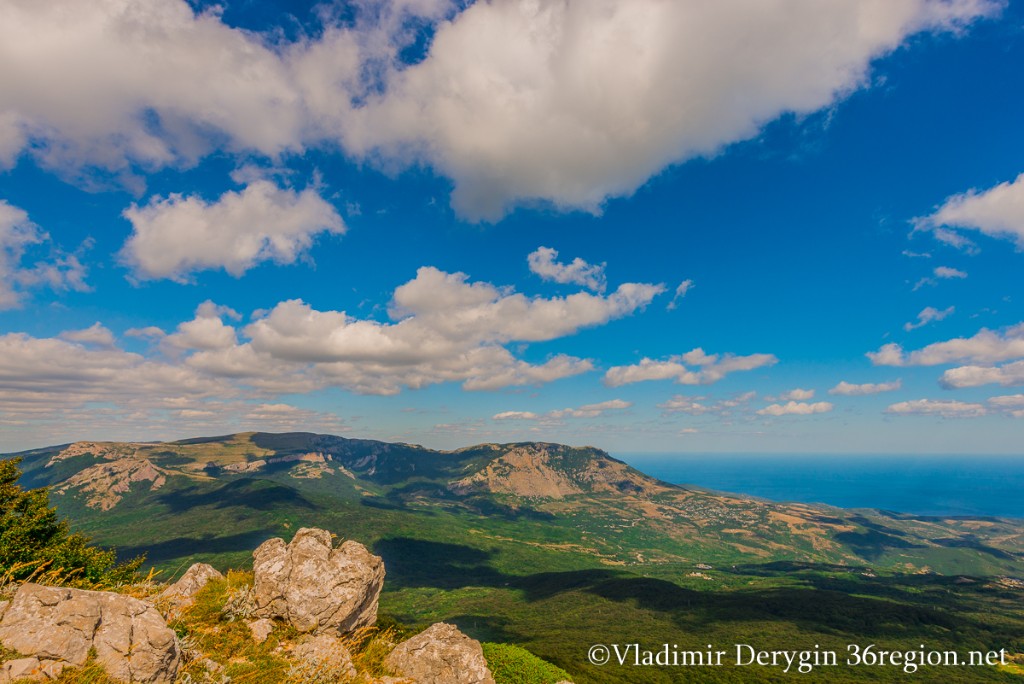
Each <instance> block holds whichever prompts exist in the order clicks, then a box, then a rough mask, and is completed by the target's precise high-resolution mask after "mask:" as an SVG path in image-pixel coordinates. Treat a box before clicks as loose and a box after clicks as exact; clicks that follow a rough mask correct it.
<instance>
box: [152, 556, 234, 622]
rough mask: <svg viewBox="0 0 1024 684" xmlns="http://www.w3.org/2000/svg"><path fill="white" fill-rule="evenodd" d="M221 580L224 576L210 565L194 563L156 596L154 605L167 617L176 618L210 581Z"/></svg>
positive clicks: (193, 601)
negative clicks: (162, 610)
mask: <svg viewBox="0 0 1024 684" xmlns="http://www.w3.org/2000/svg"><path fill="white" fill-rule="evenodd" d="M221 579H224V575H222V574H221V573H220V572H218V571H217V569H216V568H214V567H213V566H212V565H207V564H206V563H196V564H194V565H193V566H192V567H190V568H189V569H188V570H186V571H185V574H184V575H182V576H181V579H179V580H178V581H177V582H175V583H174V584H172V585H170V586H169V587H167V588H166V589H164V590H163V591H161V592H160V593H159V594H158V595H157V597H156V604H157V605H158V606H159V607H161V608H163V609H164V610H165V612H166V614H167V616H168V617H170V618H175V617H178V616H180V615H181V614H182V613H183V612H184V611H185V609H187V608H188V607H189V606H191V605H192V604H193V603H195V602H196V594H198V593H199V592H200V591H202V589H203V587H205V586H206V585H207V584H208V583H209V582H210V580H221Z"/></svg>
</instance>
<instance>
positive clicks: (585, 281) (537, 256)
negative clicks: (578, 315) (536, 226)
mask: <svg viewBox="0 0 1024 684" xmlns="http://www.w3.org/2000/svg"><path fill="white" fill-rule="evenodd" d="M557 258H558V252H557V251H555V250H554V249H552V248H550V247H538V248H537V249H536V251H534V252H532V253H531V254H530V255H529V256H528V257H527V262H528V263H529V264H530V271H531V272H533V273H536V274H537V275H539V276H540V277H541V278H542V279H544V280H550V281H553V282H556V283H561V284H563V285H565V284H574V285H582V286H583V287H585V288H587V289H590V290H593V291H594V292H604V290H605V287H606V286H607V282H606V280H605V275H604V267H605V265H604V264H598V265H594V264H588V263H587V262H586V261H584V260H583V259H580V258H579V257H576V258H575V259H573V260H572V261H571V262H570V263H568V264H563V263H559V262H558V261H555V259H557Z"/></svg>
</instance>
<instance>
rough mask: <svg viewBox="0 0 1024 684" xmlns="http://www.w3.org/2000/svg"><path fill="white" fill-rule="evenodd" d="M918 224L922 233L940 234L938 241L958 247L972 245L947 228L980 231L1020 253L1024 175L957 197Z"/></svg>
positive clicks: (1023, 237)
mask: <svg viewBox="0 0 1024 684" xmlns="http://www.w3.org/2000/svg"><path fill="white" fill-rule="evenodd" d="M916 224H917V228H918V229H920V230H932V231H936V237H938V238H939V239H940V240H942V241H943V242H947V243H949V244H952V245H953V246H955V247H965V246H967V245H970V244H971V243H970V241H969V240H967V239H966V238H964V237H963V236H962V235H961V234H960V233H956V232H954V231H952V230H945V229H944V228H953V229H961V230H976V231H979V232H981V233H983V234H985V235H989V236H991V237H995V238H1001V239H1006V240H1013V241H1014V242H1016V243H1017V247H1018V249H1024V173H1022V174H1021V175H1019V176H1017V178H1016V179H1015V180H1013V181H1008V182H1005V183H1000V184H999V185H996V186H995V187H992V188H989V189H988V190H982V191H979V190H977V189H973V190H968V191H967V192H965V193H962V194H959V195H953V196H952V197H949V198H947V199H946V201H945V202H944V203H943V205H942V206H941V207H939V209H938V210H937V211H936V212H935V213H933V214H931V215H930V216H926V217H924V218H921V219H917V221H916Z"/></svg>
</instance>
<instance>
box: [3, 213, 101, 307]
mask: <svg viewBox="0 0 1024 684" xmlns="http://www.w3.org/2000/svg"><path fill="white" fill-rule="evenodd" d="M49 239H50V236H49V235H48V234H47V233H46V232H45V231H43V230H42V229H41V228H40V227H39V226H37V225H36V224H35V223H33V222H32V221H30V220H29V217H28V214H27V213H26V212H25V211H24V210H23V209H19V208H18V207H15V206H13V205H11V204H8V203H7V202H5V201H4V200H0V311H2V310H4V309H12V308H15V307H17V306H19V305H20V304H21V303H22V299H23V295H24V293H25V291H26V290H29V289H32V288H37V287H49V288H51V289H53V290H57V291H64V290H77V291H85V290H88V289H89V288H88V286H87V285H86V283H85V275H86V269H85V266H83V265H82V263H81V261H79V259H78V257H77V256H75V255H71V254H63V253H61V252H59V251H55V252H54V253H53V254H52V255H51V256H50V257H49V258H47V259H39V260H33V261H32V262H31V263H25V261H26V260H27V258H26V254H27V252H28V250H29V249H30V248H32V247H33V246H34V245H41V244H43V243H45V242H47V241H48V240H49Z"/></svg>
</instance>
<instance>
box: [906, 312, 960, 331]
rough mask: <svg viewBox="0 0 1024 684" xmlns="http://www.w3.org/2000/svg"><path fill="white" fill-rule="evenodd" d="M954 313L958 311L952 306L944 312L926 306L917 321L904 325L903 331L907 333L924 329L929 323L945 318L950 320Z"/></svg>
mask: <svg viewBox="0 0 1024 684" xmlns="http://www.w3.org/2000/svg"><path fill="white" fill-rule="evenodd" d="M954 311H956V307H952V306H951V307H948V308H946V309H943V310H942V311H939V310H938V309H936V308H935V307H933V306H926V307H925V308H924V309H922V310H921V313H919V314H917V320H916V321H914V322H907V323H904V324H903V329H904V330H906V331H907V332H910V331H911V330H917V329H918V328H923V327H924V326H926V325H928V324H929V323H933V322H935V321H941V320H944V319H945V318H948V317H949V316H950V315H951V314H952V313H953V312H954Z"/></svg>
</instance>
